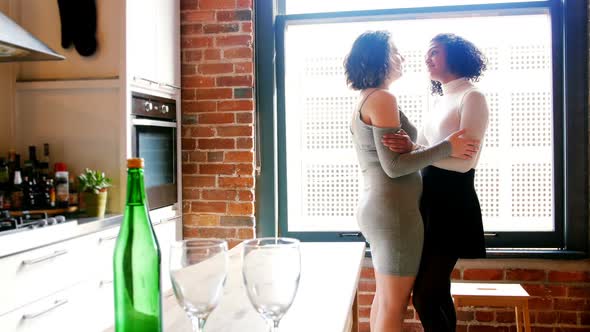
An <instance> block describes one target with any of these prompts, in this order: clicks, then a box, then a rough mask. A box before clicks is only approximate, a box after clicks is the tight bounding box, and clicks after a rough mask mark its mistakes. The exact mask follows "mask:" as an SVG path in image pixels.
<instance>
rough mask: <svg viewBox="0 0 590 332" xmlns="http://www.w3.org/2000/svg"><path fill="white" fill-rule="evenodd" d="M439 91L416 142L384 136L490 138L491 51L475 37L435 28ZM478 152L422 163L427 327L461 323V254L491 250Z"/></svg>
mask: <svg viewBox="0 0 590 332" xmlns="http://www.w3.org/2000/svg"><path fill="white" fill-rule="evenodd" d="M426 66H427V67H428V71H429V73H430V78H431V83H432V89H431V90H432V94H433V95H434V96H435V98H434V99H435V100H434V103H433V107H432V108H431V110H432V111H431V114H430V116H429V117H427V120H426V122H425V124H424V126H423V128H422V131H421V132H420V135H419V137H418V142H417V143H418V144H413V143H412V142H411V141H410V140H409V137H408V136H407V135H404V134H403V133H402V134H388V135H386V136H384V138H383V143H384V144H385V145H387V146H388V147H389V148H390V149H391V150H393V151H395V152H398V153H404V152H408V151H409V150H411V149H415V148H416V146H418V145H425V146H429V145H430V144H431V143H432V142H438V141H440V137H446V136H448V133H450V132H453V131H456V130H459V129H466V130H467V134H466V135H467V136H469V138H473V139H477V140H480V141H483V138H484V134H485V131H486V128H487V124H488V105H487V102H486V98H485V96H484V95H483V93H482V92H481V91H480V90H479V89H478V88H477V87H476V86H475V85H474V84H473V82H477V81H478V80H479V77H480V76H481V75H482V72H483V71H484V70H485V69H486V59H485V57H484V55H483V54H482V53H481V52H480V51H479V49H478V48H477V47H476V46H475V45H473V43H471V42H469V41H467V40H465V39H464V38H462V37H459V36H457V35H454V34H440V35H437V36H435V37H434V38H433V39H432V40H431V42H430V46H429V49H428V53H427V54H426ZM479 153H481V149H480V151H479V152H478V153H477V155H475V156H474V158H472V159H464V160H460V159H443V160H441V161H439V162H436V163H434V164H433V166H429V167H426V168H424V169H423V170H422V181H423V193H422V198H421V201H420V212H421V213H422V220H423V221H424V248H423V251H422V259H421V261H420V268H419V271H418V275H417V277H416V281H415V284H414V289H413V297H412V298H413V303H414V307H415V308H416V311H417V312H418V315H419V316H420V320H421V321H422V325H423V326H424V331H426V332H448V331H455V329H456V324H457V318H456V314H455V308H454V305H453V299H452V297H451V293H450V291H451V273H452V272H453V268H454V266H455V263H456V262H457V260H458V259H459V258H483V257H485V254H486V251H485V243H484V235H483V224H482V217H481V209H480V205H479V200H478V198H477V194H476V192H475V188H474V185H473V180H474V176H475V167H476V166H477V162H478V160H479Z"/></svg>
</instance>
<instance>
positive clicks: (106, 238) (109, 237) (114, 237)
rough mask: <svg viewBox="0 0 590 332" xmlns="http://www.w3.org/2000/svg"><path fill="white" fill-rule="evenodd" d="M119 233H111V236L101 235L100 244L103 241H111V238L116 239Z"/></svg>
mask: <svg viewBox="0 0 590 332" xmlns="http://www.w3.org/2000/svg"><path fill="white" fill-rule="evenodd" d="M117 236H118V235H111V236H105V237H101V238H100V239H98V244H101V243H103V242H106V241H109V240H114V239H116V238H117Z"/></svg>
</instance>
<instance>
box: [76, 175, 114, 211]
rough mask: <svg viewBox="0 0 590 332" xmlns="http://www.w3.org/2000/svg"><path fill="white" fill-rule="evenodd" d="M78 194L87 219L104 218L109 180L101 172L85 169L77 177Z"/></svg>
mask: <svg viewBox="0 0 590 332" xmlns="http://www.w3.org/2000/svg"><path fill="white" fill-rule="evenodd" d="M78 184H79V187H80V194H81V195H82V196H83V197H82V199H83V200H84V203H85V205H86V215H87V216H89V217H99V218H102V217H104V212H105V210H106V206H107V188H109V187H110V186H111V179H109V178H107V177H106V176H105V175H104V173H103V172H99V171H94V170H91V169H88V168H86V169H85V170H84V173H82V174H80V175H79V176H78Z"/></svg>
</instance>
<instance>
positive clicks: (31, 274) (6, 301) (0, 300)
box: [0, 237, 94, 331]
mask: <svg viewBox="0 0 590 332" xmlns="http://www.w3.org/2000/svg"><path fill="white" fill-rule="evenodd" d="M86 257H94V246H93V245H92V243H91V242H90V241H88V240H87V237H82V238H77V239H74V240H70V241H65V242H61V243H58V244H55V245H51V246H47V247H44V248H40V249H36V250H31V251H28V252H24V253H21V254H18V255H14V256H10V257H7V258H5V259H2V260H0V294H2V295H1V297H0V315H2V314H4V313H6V312H9V311H11V310H13V309H15V308H18V307H20V306H23V305H25V304H27V303H31V302H33V301H35V300H36V299H39V298H42V297H44V296H47V295H50V294H52V293H55V292H56V291H59V290H62V289H64V288H67V287H69V286H71V285H73V284H75V283H77V282H79V281H80V280H84V279H88V278H89V271H90V262H91V260H86ZM0 331H4V330H2V329H0Z"/></svg>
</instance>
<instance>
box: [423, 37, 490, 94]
mask: <svg viewBox="0 0 590 332" xmlns="http://www.w3.org/2000/svg"><path fill="white" fill-rule="evenodd" d="M431 42H436V43H438V44H440V45H442V47H444V49H445V51H446V54H447V66H448V68H449V71H450V72H451V73H453V74H455V75H457V76H459V77H465V78H467V79H468V80H470V81H472V82H477V81H479V77H480V76H481V75H483V72H484V71H485V70H486V68H487V62H488V60H487V58H486V56H485V55H484V54H483V53H481V51H480V50H479V49H478V48H477V47H476V46H475V45H474V44H473V43H472V42H470V41H468V40H467V39H465V38H463V37H460V36H457V35H455V34H453V33H441V34H438V35H436V36H434V38H432V40H431ZM430 90H431V92H432V94H439V95H441V96H442V94H443V91H442V84H441V82H439V81H430Z"/></svg>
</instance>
